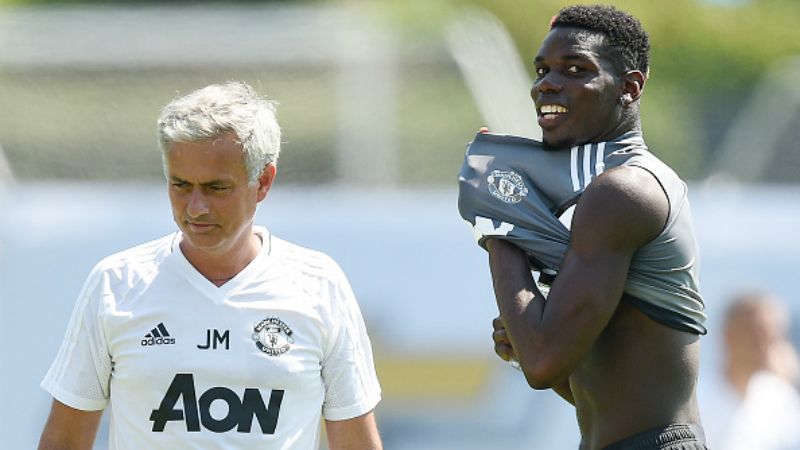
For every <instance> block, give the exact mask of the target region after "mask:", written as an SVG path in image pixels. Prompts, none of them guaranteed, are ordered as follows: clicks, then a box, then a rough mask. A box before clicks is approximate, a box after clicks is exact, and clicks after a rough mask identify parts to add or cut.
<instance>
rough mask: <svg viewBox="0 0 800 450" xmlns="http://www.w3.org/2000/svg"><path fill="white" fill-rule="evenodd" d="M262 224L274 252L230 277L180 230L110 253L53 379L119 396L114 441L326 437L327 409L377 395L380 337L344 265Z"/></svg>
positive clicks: (79, 310) (347, 413) (67, 397)
mask: <svg viewBox="0 0 800 450" xmlns="http://www.w3.org/2000/svg"><path fill="white" fill-rule="evenodd" d="M256 232H257V233H258V234H259V235H260V236H261V238H262V241H263V243H264V245H263V246H262V250H261V252H260V253H259V255H258V256H257V257H256V258H255V259H254V260H253V261H252V262H251V263H250V264H249V265H248V266H247V267H245V268H244V270H242V271H241V272H240V273H239V274H238V275H236V277H234V278H233V279H231V280H230V281H228V282H227V283H225V284H224V285H222V286H221V287H217V286H215V285H214V284H212V283H211V282H210V281H208V280H207V279H206V278H205V277H203V276H202V275H201V274H200V273H199V272H197V270H196V269H195V268H194V267H193V266H192V265H191V264H190V263H189V261H187V260H186V258H185V257H184V255H183V253H182V252H181V251H180V248H179V246H178V243H179V242H180V238H181V235H180V233H175V234H172V235H169V236H166V237H163V238H161V239H158V240H156V241H153V242H150V243H147V244H143V245H140V246H137V247H134V248H132V249H129V250H126V251H124V252H121V253H118V254H116V255H112V256H110V257H108V258H106V259H104V260H103V261H101V262H100V263H99V264H98V265H97V266H96V267H95V268H94V270H93V271H92V272H91V274H90V275H89V277H88V279H87V280H86V283H85V285H84V287H83V290H82V291H81V293H80V296H79V297H78V301H77V304H76V306H75V310H74V312H73V314H72V318H71V319H70V323H69V326H68V328H67V333H66V336H65V338H64V342H63V344H62V346H61V349H60V350H59V352H58V355H57V356H56V359H55V361H54V362H53V365H52V366H51V367H50V370H49V371H48V372H47V375H46V376H45V378H44V380H43V381H42V387H43V388H44V389H45V390H47V391H48V392H50V393H51V394H52V395H53V397H54V398H56V399H57V400H58V401H60V402H62V403H64V404H66V405H68V406H71V407H73V408H76V409H82V410H100V409H104V408H105V407H106V405H107V404H108V403H109V400H110V403H111V430H110V449H112V450H124V449H131V450H141V449H145V448H146V449H164V450H174V449H177V448H196V449H251V448H252V449H255V448H258V449H290V448H291V449H314V450H316V449H317V448H318V446H319V437H320V423H321V417H324V418H325V419H328V420H344V419H349V418H353V417H357V416H360V415H362V414H365V413H367V412H369V411H371V410H372V409H374V408H375V405H376V404H377V403H378V401H379V400H380V386H379V384H378V379H377V376H376V374H375V368H374V364H373V361H372V348H371V346H370V342H369V338H368V337H367V333H366V329H365V327H364V321H363V318H362V316H361V312H360V310H359V307H358V304H357V303H356V300H355V297H354V295H353V292H352V290H351V288H350V285H349V283H348V281H347V279H346V277H345V275H344V273H343V272H342V270H341V269H340V268H339V266H338V265H337V264H336V263H335V262H334V261H333V260H332V259H331V258H329V257H328V256H326V255H324V254H322V253H319V252H315V251H311V250H308V249H304V248H302V247H299V246H296V245H293V244H290V243H288V242H286V241H284V240H281V239H278V238H276V237H274V236H272V235H271V234H270V233H269V232H268V231H267V230H266V229H264V228H260V227H257V228H256ZM112 393H113V394H112Z"/></svg>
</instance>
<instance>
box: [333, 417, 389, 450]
mask: <svg viewBox="0 0 800 450" xmlns="http://www.w3.org/2000/svg"><path fill="white" fill-rule="evenodd" d="M325 432H326V433H327V435H328V448H329V449H330V450H346V449H356V448H357V449H363V450H380V449H381V448H383V446H382V444H381V438H380V435H379V434H378V426H377V424H376V423H375V414H374V413H373V412H372V411H370V412H368V413H366V414H364V415H361V416H358V417H354V418H352V419H346V420H326V421H325Z"/></svg>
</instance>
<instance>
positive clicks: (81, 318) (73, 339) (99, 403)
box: [41, 267, 112, 411]
mask: <svg viewBox="0 0 800 450" xmlns="http://www.w3.org/2000/svg"><path fill="white" fill-rule="evenodd" d="M106 284H107V283H106V277H105V275H104V274H103V272H102V271H101V270H100V269H99V268H98V267H95V269H94V270H93V271H92V273H91V274H90V275H89V277H88V278H87V280H86V282H85V283H84V286H83V289H81V293H80V295H79V296H78V300H77V302H76V303H75V308H74V310H73V312H72V316H71V318H70V320H69V324H68V325H67V331H66V334H65V336H64V341H63V342H62V344H61V348H60V349H59V351H58V354H57V355H56V358H55V360H54V361H53V363H52V365H51V366H50V369H49V370H48V371H47V374H46V375H45V377H44V379H43V380H42V383H41V386H42V388H43V389H44V390H46V391H47V392H49V393H50V394H51V395H52V396H53V398H55V399H56V400H58V401H60V402H61V403H63V404H65V405H67V406H70V407H72V408H75V409H80V410H86V411H95V410H101V409H104V408H105V407H106V405H107V404H108V399H109V386H110V379H111V366H112V365H111V357H110V355H109V351H108V346H107V343H106V339H105V333H104V332H103V327H102V323H101V321H100V316H101V307H102V304H103V302H102V299H103V296H104V293H105V292H106V289H105V285H106Z"/></svg>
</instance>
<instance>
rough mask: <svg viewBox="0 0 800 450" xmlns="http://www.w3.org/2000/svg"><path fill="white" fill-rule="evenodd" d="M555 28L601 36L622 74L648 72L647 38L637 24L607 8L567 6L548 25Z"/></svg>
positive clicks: (648, 51)
mask: <svg viewBox="0 0 800 450" xmlns="http://www.w3.org/2000/svg"><path fill="white" fill-rule="evenodd" d="M557 27H563V28H579V29H584V30H589V31H593V32H596V33H600V34H602V35H604V36H605V45H607V46H608V48H609V49H610V50H611V51H612V53H614V55H615V56H616V57H617V59H618V62H619V63H620V64H621V65H622V69H623V70H624V71H628V70H639V71H641V72H642V73H643V74H644V75H645V76H647V75H648V72H649V70H650V38H649V37H648V36H647V32H646V31H644V28H642V24H641V23H639V20H638V19H636V18H635V17H633V16H632V15H630V14H628V13H626V12H624V11H620V10H619V9H617V8H614V7H613V6H608V5H575V6H567V7H565V8H563V9H562V10H561V11H559V12H558V15H556V16H555V17H553V20H552V22H550V29H551V30H552V29H553V28H557Z"/></svg>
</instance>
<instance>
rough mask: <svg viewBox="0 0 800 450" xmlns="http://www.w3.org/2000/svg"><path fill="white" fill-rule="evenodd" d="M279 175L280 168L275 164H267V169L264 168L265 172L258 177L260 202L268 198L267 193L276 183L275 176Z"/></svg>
mask: <svg viewBox="0 0 800 450" xmlns="http://www.w3.org/2000/svg"><path fill="white" fill-rule="evenodd" d="M277 173H278V167H277V166H276V165H275V163H269V164H267V167H264V171H263V172H261V176H260V177H258V201H259V202H260V201H261V200H264V199H265V198H267V192H269V189H270V188H271V187H272V183H273V182H274V181H275V175H276V174H277Z"/></svg>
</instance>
